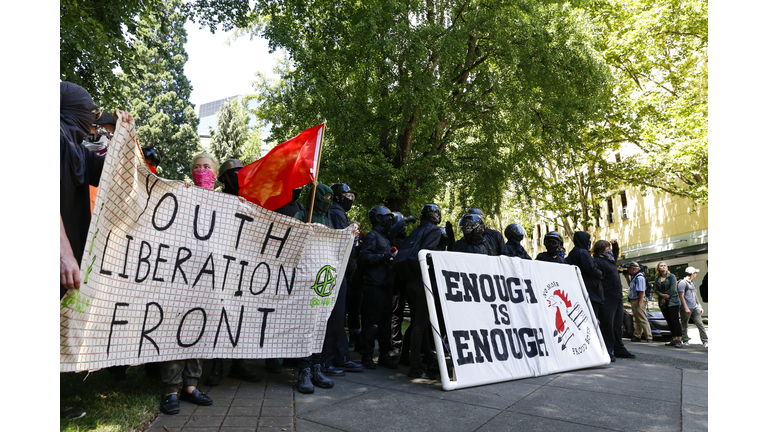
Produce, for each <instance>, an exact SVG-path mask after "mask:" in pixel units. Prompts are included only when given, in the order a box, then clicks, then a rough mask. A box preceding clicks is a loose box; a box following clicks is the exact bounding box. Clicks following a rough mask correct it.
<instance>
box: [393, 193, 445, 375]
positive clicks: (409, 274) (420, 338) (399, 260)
mask: <svg viewBox="0 0 768 432" xmlns="http://www.w3.org/2000/svg"><path fill="white" fill-rule="evenodd" d="M420 220H421V223H419V225H418V226H417V227H416V228H414V229H413V231H412V232H411V234H410V235H409V236H408V237H406V239H405V241H403V244H402V247H401V249H400V250H399V251H398V254H397V257H395V260H394V265H395V270H396V271H397V273H398V274H399V275H401V277H402V278H403V279H405V284H406V289H407V291H408V301H409V306H410V307H411V325H410V326H409V327H408V331H407V332H406V337H408V338H409V341H410V344H406V343H403V351H402V354H401V362H402V363H406V362H404V361H403V360H405V359H406V358H407V363H408V364H409V365H410V367H411V369H410V371H409V372H408V376H409V377H411V378H428V379H432V378H434V377H433V376H432V375H429V374H428V373H427V368H428V367H429V366H430V364H431V363H432V362H433V360H434V357H433V356H431V355H429V354H427V355H426V356H425V358H424V359H422V356H421V355H422V351H424V352H428V353H431V352H432V349H431V345H430V340H431V338H430V337H429V336H430V335H429V309H428V306H427V296H426V294H425V292H424V284H423V282H422V280H421V270H420V267H419V259H418V253H419V251H420V250H425V249H426V250H438V249H439V247H440V243H441V240H442V237H443V233H442V231H441V230H440V227H438V226H437V224H439V223H440V221H441V220H442V214H441V212H440V207H438V206H437V204H425V205H424V206H423V207H422V208H421V215H420Z"/></svg>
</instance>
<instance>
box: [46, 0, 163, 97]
mask: <svg viewBox="0 0 768 432" xmlns="http://www.w3.org/2000/svg"><path fill="white" fill-rule="evenodd" d="M163 4H164V2H163V1H160V0H145V1H141V2H136V1H128V0H114V1H109V2H107V1H103V0H77V1H75V0H62V1H60V2H59V10H60V16H59V29H60V30H59V31H60V33H59V47H60V48H59V78H60V79H61V80H62V81H70V82H73V83H75V84H78V85H80V86H82V87H83V88H85V89H86V90H88V92H89V93H90V94H91V96H92V97H93V100H94V102H96V103H97V104H98V105H99V106H106V107H112V108H122V103H123V100H122V99H121V88H122V87H123V86H124V85H125V84H126V82H125V81H124V78H123V77H121V76H119V75H118V74H116V73H115V72H114V71H115V70H122V71H123V72H124V73H126V74H128V75H130V74H131V73H132V72H133V71H134V70H135V69H136V68H138V67H140V66H142V65H145V64H146V63H145V62H146V59H145V58H143V57H142V56H141V55H139V54H138V53H137V52H136V45H135V41H134V39H133V36H135V35H136V34H137V33H138V29H139V27H140V22H141V21H142V20H145V19H149V18H150V17H153V18H154V19H156V20H161V21H162V20H164V16H163V15H162V14H159V15H158V14H157V11H158V10H159V9H162V5H163Z"/></svg>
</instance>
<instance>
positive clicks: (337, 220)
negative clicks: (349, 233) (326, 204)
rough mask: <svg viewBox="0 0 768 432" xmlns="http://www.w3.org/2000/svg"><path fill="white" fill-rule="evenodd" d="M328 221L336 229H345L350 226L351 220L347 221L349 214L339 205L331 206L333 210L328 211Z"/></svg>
mask: <svg viewBox="0 0 768 432" xmlns="http://www.w3.org/2000/svg"><path fill="white" fill-rule="evenodd" d="M328 219H330V220H331V225H333V228H335V229H344V228H346V227H348V226H349V219H347V212H345V211H344V208H343V207H342V206H341V204H339V203H333V204H331V208H330V209H328Z"/></svg>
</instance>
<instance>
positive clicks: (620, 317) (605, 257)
mask: <svg viewBox="0 0 768 432" xmlns="http://www.w3.org/2000/svg"><path fill="white" fill-rule="evenodd" d="M592 254H593V255H594V258H595V264H597V267H598V268H599V269H600V271H602V272H603V277H602V279H601V283H602V285H603V305H602V307H601V308H600V313H599V314H598V320H600V332H601V333H602V335H603V340H604V341H605V347H606V348H607V349H608V354H610V356H611V361H616V357H620V358H635V357H636V356H635V355H634V354H632V353H631V352H629V351H628V350H627V348H626V347H625V346H624V342H623V341H622V340H621V338H622V331H621V327H622V324H623V321H624V292H623V291H622V289H621V278H620V277H619V269H618V268H617V267H616V257H617V256H619V243H618V242H617V241H616V240H615V239H614V240H611V241H610V243H609V242H607V241H605V240H598V241H597V242H595V246H594V247H593V248H592Z"/></svg>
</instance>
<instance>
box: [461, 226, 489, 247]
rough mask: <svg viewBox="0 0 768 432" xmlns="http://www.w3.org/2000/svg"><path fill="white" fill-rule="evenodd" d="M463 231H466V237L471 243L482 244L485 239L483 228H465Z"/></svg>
mask: <svg viewBox="0 0 768 432" xmlns="http://www.w3.org/2000/svg"><path fill="white" fill-rule="evenodd" d="M462 232H463V233H464V238H465V239H467V242H469V243H471V244H480V243H482V242H483V240H485V239H484V236H483V234H484V232H483V230H482V229H479V228H475V229H463V230H462Z"/></svg>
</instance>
